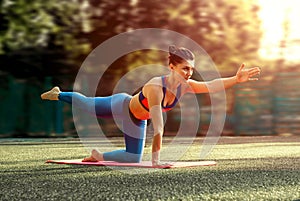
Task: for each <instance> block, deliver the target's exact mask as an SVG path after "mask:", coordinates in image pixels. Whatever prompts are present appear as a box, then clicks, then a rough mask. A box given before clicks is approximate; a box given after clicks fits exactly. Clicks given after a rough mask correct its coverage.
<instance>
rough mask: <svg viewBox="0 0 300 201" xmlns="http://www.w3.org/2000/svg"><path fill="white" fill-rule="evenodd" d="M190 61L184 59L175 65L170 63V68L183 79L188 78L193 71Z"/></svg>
mask: <svg viewBox="0 0 300 201" xmlns="http://www.w3.org/2000/svg"><path fill="white" fill-rule="evenodd" d="M190 63H191V62H187V61H184V62H182V63H179V64H176V65H173V64H171V69H172V70H174V71H175V72H176V73H177V74H178V75H180V76H181V77H182V78H184V79H185V80H188V79H190V78H191V76H192V75H193V72H194V67H193V66H192V65H191V64H190Z"/></svg>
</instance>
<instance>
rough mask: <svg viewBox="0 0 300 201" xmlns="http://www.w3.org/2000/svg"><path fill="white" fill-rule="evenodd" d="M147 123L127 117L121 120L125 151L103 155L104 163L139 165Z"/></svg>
mask: <svg viewBox="0 0 300 201" xmlns="http://www.w3.org/2000/svg"><path fill="white" fill-rule="evenodd" d="M146 126H147V121H145V120H137V119H134V120H132V118H130V116H128V117H127V119H124V120H123V132H124V139H125V145H126V150H116V151H112V152H105V153H103V158H104V160H106V161H117V162H127V163H139V162H141V160H142V156H143V151H144V145H145V140H146Z"/></svg>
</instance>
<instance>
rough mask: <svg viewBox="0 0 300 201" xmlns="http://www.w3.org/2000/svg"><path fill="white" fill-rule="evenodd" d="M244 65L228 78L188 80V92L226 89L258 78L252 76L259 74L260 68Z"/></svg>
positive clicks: (211, 91) (213, 91) (212, 91)
mask: <svg viewBox="0 0 300 201" xmlns="http://www.w3.org/2000/svg"><path fill="white" fill-rule="evenodd" d="M244 67H245V64H242V65H241V66H240V68H239V69H238V71H237V73H236V75H235V76H232V77H228V78H219V79H214V80H212V81H208V82H199V81H195V80H189V81H188V84H189V86H190V90H191V91H189V92H192V93H209V92H210V93H215V92H218V91H221V90H224V89H228V88H230V87H232V86H234V85H235V84H237V83H242V82H247V81H252V80H258V78H253V76H256V75H258V74H260V68H258V67H253V68H248V69H244Z"/></svg>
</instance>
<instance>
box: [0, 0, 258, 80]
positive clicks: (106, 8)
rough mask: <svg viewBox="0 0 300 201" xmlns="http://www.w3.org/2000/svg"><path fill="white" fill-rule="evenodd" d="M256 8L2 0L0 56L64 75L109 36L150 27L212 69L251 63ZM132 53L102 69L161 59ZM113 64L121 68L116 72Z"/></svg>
mask: <svg viewBox="0 0 300 201" xmlns="http://www.w3.org/2000/svg"><path fill="white" fill-rule="evenodd" d="M257 11H258V7H257V5H256V0H251V1H246V0H242V1H235V0H229V1H225V0H215V1H199V0H184V1H181V2H178V1H176V0H166V1H158V0H152V1H143V0H135V1H134V0H132V1H111V0H102V1H97V0H89V1H88V0H72V1H70V0H51V1H42V0H31V1H30V2H28V1H25V0H14V1H12V0H3V1H2V2H1V10H0V19H1V21H2V22H1V25H0V55H1V54H2V55H5V56H6V58H5V59H4V60H7V63H8V64H11V62H12V61H13V60H15V59H16V58H17V60H19V61H21V63H13V65H12V66H14V68H18V69H20V68H21V67H20V66H24V60H25V61H26V62H25V63H26V64H28V65H29V66H31V67H29V68H28V71H34V70H36V69H39V72H40V71H42V72H43V71H46V72H47V73H46V74H55V73H54V72H56V71H59V72H61V73H63V74H66V73H69V72H70V70H69V69H70V68H72V69H73V71H77V69H78V67H79V64H80V62H82V61H83V59H84V58H85V56H86V54H87V53H88V52H89V51H91V49H93V48H95V47H96V46H98V45H99V44H100V43H102V42H104V41H105V40H107V39H109V38H110V37H112V36H115V35H116V34H119V33H122V32H125V31H129V30H133V29H138V28H149V27H151V28H163V29H169V30H173V31H176V32H179V33H181V34H184V35H186V36H188V37H190V38H191V39H193V40H194V41H196V42H197V43H199V44H200V45H201V46H202V47H203V48H204V49H205V50H206V51H207V53H208V54H209V55H210V56H211V57H212V59H213V61H214V62H215V63H216V64H217V66H218V68H219V69H220V70H226V71H231V70H235V69H236V68H237V66H238V65H239V64H240V63H241V62H247V64H252V63H255V61H256V58H257V50H258V47H259V40H260V36H261V33H260V31H259V25H260V23H259V19H258V16H257ZM134 54H135V56H129V57H124V58H122V59H121V60H120V61H119V62H115V63H114V65H112V69H111V71H110V72H109V73H111V74H115V75H117V76H118V77H119V76H121V75H122V74H124V73H125V72H127V71H128V70H130V69H131V68H132V66H136V65H137V64H140V63H143V62H145V63H148V62H150V63H156V62H159V63H165V60H166V58H165V56H159V57H157V58H153V57H152V59H153V61H150V60H149V57H147V58H144V57H143V54H142V52H140V53H137V52H136V53H134ZM7 56H9V59H7ZM36 57H38V58H36ZM28 58H30V59H28ZM47 58H51V59H49V60H47ZM1 60H3V59H1ZM2 63H3V62H2ZM120 63H121V64H122V65H123V66H125V67H124V68H122V70H121V71H120V69H118V68H119V66H120V65H119V64H120ZM128 64H130V65H128ZM6 66H7V65H6ZM33 66H35V67H33ZM49 66H51V68H49ZM53 66H56V67H53ZM58 66H59V67H58ZM45 69H46V70H45ZM6 70H8V71H10V70H9V69H8V67H7V68H6ZM48 71H50V72H48ZM115 72H116V73H115Z"/></svg>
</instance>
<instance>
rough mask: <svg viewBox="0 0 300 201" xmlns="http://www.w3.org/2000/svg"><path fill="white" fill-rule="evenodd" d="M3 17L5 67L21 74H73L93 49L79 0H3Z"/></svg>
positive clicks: (0, 35) (0, 48) (0, 45)
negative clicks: (83, 37)
mask: <svg viewBox="0 0 300 201" xmlns="http://www.w3.org/2000/svg"><path fill="white" fill-rule="evenodd" d="M0 18H1V21H2V22H3V23H1V26H0V30H1V32H0V56H1V57H0V60H1V63H2V67H1V70H4V71H8V72H11V73H12V74H13V75H15V76H17V77H28V76H35V77H37V76H39V77H43V76H47V75H55V74H65V73H70V69H71V68H72V67H73V68H74V66H75V65H76V62H77V61H76V58H78V57H79V56H80V55H82V54H86V52H87V51H89V50H90V48H89V44H88V43H87V42H86V41H85V40H83V39H82V37H81V35H82V34H83V33H84V30H83V23H84V22H85V21H86V19H85V16H84V15H83V14H82V8H81V7H80V3H79V1H78V0H73V1H68V0H51V1H42V0H32V1H30V2H28V1H25V0H14V1H10V0H3V1H2V2H1V10H0Z"/></svg>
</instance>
